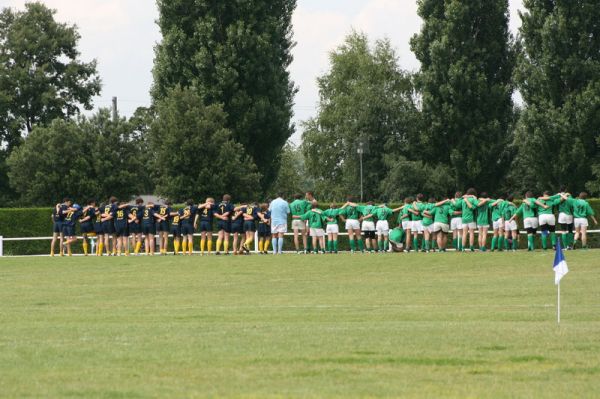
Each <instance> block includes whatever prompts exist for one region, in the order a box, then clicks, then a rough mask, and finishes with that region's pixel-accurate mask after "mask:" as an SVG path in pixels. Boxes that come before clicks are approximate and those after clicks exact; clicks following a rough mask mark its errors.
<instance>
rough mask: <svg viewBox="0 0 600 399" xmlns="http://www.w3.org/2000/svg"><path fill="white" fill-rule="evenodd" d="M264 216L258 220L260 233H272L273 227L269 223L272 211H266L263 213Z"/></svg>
mask: <svg viewBox="0 0 600 399" xmlns="http://www.w3.org/2000/svg"><path fill="white" fill-rule="evenodd" d="M261 213H262V212H261ZM262 216H263V217H262V218H260V217H259V218H258V232H259V233H264V232H267V231H271V225H270V224H269V223H268V222H269V221H270V220H271V211H266V212H264V213H262ZM263 219H264V220H263Z"/></svg>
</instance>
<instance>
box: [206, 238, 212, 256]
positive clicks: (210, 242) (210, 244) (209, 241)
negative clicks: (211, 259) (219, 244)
mask: <svg viewBox="0 0 600 399" xmlns="http://www.w3.org/2000/svg"><path fill="white" fill-rule="evenodd" d="M207 246H208V253H210V252H211V251H212V239H211V240H208V243H207Z"/></svg>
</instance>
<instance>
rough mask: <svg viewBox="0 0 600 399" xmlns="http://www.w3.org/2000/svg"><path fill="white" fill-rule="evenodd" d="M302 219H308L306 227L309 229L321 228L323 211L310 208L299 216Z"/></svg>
mask: <svg viewBox="0 0 600 399" xmlns="http://www.w3.org/2000/svg"><path fill="white" fill-rule="evenodd" d="M301 219H302V220H308V227H310V228H311V229H322V228H323V221H324V220H323V219H324V217H323V211H322V210H320V209H311V210H310V211H308V212H306V213H305V214H304V215H302V217H301Z"/></svg>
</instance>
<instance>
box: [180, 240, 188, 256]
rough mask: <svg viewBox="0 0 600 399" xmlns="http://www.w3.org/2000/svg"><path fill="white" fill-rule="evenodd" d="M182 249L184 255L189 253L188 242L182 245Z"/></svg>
mask: <svg viewBox="0 0 600 399" xmlns="http://www.w3.org/2000/svg"><path fill="white" fill-rule="evenodd" d="M181 248H182V249H183V253H184V254H186V253H187V241H184V242H182V243H181Z"/></svg>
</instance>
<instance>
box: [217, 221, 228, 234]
mask: <svg viewBox="0 0 600 399" xmlns="http://www.w3.org/2000/svg"><path fill="white" fill-rule="evenodd" d="M217 230H218V231H221V230H223V231H224V232H226V233H231V222H230V221H225V220H221V221H219V222H218V223H217Z"/></svg>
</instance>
